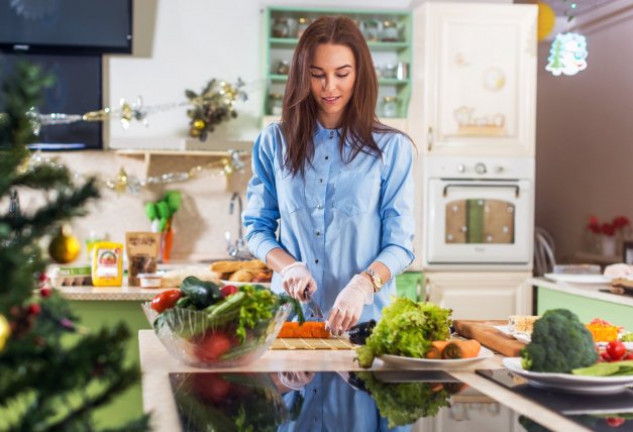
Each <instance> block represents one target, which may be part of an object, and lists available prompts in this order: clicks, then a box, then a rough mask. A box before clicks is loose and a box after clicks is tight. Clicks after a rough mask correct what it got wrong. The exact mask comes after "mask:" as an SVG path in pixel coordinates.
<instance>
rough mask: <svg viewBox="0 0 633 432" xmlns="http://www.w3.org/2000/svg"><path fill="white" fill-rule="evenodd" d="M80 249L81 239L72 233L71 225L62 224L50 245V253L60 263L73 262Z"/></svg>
mask: <svg viewBox="0 0 633 432" xmlns="http://www.w3.org/2000/svg"><path fill="white" fill-rule="evenodd" d="M80 251H81V244H80V243H79V240H77V238H76V237H75V236H73V235H72V232H71V229H70V225H64V226H62V227H61V228H60V229H59V232H58V233H57V235H56V236H55V237H53V239H52V240H51V243H50V245H49V246H48V253H49V255H50V256H51V258H52V259H53V260H54V261H55V262H58V263H60V264H68V263H70V262H73V261H74V260H76V259H77V257H78V256H79V252H80Z"/></svg>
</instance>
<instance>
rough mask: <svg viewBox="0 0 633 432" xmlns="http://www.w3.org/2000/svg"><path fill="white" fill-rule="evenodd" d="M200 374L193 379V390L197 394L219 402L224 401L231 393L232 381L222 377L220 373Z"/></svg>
mask: <svg viewBox="0 0 633 432" xmlns="http://www.w3.org/2000/svg"><path fill="white" fill-rule="evenodd" d="M199 375H200V376H199V377H196V379H195V380H193V381H192V384H193V391H194V392H195V394H196V395H198V396H200V397H201V398H203V399H211V400H212V401H213V402H216V403H218V402H222V401H223V400H224V398H226V395H228V394H229V391H230V389H231V383H229V382H228V381H226V380H225V379H224V378H222V376H221V375H220V374H216V373H205V374H199Z"/></svg>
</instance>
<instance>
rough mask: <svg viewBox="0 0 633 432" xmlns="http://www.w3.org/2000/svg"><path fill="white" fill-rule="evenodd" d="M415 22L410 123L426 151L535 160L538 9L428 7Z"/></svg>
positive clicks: (511, 7)
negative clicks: (520, 157) (521, 157)
mask: <svg viewBox="0 0 633 432" xmlns="http://www.w3.org/2000/svg"><path fill="white" fill-rule="evenodd" d="M413 20H414V50H415V53H416V56H415V60H416V63H415V65H414V68H413V70H414V71H415V76H414V77H413V78H414V81H413V85H414V91H413V94H412V102H411V109H410V111H409V124H410V133H411V134H412V136H413V137H414V139H418V140H420V142H424V145H423V148H424V151H426V152H427V153H428V154H437V155H442V156H450V155H459V156H473V155H476V156H485V155H490V156H533V155H534V143H535V125H536V120H535V115H536V66H537V57H536V54H537V40H536V24H537V7H536V5H517V4H463V3H460V4H451V3H442V4H434V3H426V4H424V5H423V6H421V7H420V8H418V9H417V10H416V11H415V12H414V17H413ZM422 53H423V54H422Z"/></svg>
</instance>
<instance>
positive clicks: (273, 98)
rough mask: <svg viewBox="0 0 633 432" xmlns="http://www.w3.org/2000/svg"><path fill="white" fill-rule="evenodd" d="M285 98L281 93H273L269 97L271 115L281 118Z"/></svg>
mask: <svg viewBox="0 0 633 432" xmlns="http://www.w3.org/2000/svg"><path fill="white" fill-rule="evenodd" d="M283 102H284V98H283V96H282V95H280V94H279V93H271V94H269V95H268V107H269V110H270V113H271V114H272V115H275V116H280V115H281V111H282V109H283Z"/></svg>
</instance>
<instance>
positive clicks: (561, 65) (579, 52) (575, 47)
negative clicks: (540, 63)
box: [545, 32, 588, 76]
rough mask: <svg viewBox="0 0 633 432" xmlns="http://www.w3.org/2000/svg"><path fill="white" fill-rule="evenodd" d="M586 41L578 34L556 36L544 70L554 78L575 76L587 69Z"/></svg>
mask: <svg viewBox="0 0 633 432" xmlns="http://www.w3.org/2000/svg"><path fill="white" fill-rule="evenodd" d="M587 54H588V53H587V39H586V38H585V37H584V36H583V35H581V34H578V33H571V32H570V33H560V34H557V35H556V37H555V38H554V41H553V42H552V47H551V48H550V52H549V57H548V58H547V65H546V66H545V70H546V71H548V72H551V73H552V75H554V76H560V75H561V74H564V75H576V74H577V73H578V72H580V71H583V70H585V69H587Z"/></svg>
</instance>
